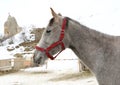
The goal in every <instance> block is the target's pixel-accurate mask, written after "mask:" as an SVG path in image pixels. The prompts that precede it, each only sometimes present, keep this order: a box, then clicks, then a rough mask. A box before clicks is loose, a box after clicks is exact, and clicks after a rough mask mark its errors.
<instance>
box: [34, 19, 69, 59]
mask: <svg viewBox="0 0 120 85" xmlns="http://www.w3.org/2000/svg"><path fill="white" fill-rule="evenodd" d="M66 23H67V20H66V18H64V19H63V23H62V27H61V33H60V37H59V40H58V41H57V42H55V43H53V44H52V45H50V46H49V47H47V48H41V47H39V46H36V47H35V48H36V49H37V50H39V51H41V52H45V53H46V55H47V57H48V58H50V59H51V60H54V59H55V58H56V57H57V56H58V55H59V54H60V53H61V52H62V51H63V50H64V49H65V46H64V43H63V38H64V35H65V34H64V30H65V28H66ZM58 45H61V48H62V49H61V51H60V52H58V54H57V55H56V56H55V57H53V56H52V55H51V54H50V53H49V51H50V50H51V49H53V48H55V47H56V46H58Z"/></svg>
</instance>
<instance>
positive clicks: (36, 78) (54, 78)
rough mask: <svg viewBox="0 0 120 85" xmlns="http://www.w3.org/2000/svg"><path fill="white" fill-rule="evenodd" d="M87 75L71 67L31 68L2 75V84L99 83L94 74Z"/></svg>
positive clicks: (63, 84) (89, 84) (90, 84)
mask: <svg viewBox="0 0 120 85" xmlns="http://www.w3.org/2000/svg"><path fill="white" fill-rule="evenodd" d="M86 75H88V76H84V75H83V74H82V73H80V72H78V71H73V70H71V69H63V70H49V69H47V70H46V69H44V70H43V69H41V68H40V67H38V68H29V69H23V70H21V71H19V72H17V73H11V74H7V75H3V76H0V85H98V84H97V81H96V78H95V77H94V76H92V75H89V74H88V73H86Z"/></svg>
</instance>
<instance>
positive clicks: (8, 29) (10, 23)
mask: <svg viewBox="0 0 120 85" xmlns="http://www.w3.org/2000/svg"><path fill="white" fill-rule="evenodd" d="M20 31H21V28H20V27H19V26H18V24H17V21H16V19H15V17H13V16H11V15H10V14H9V16H8V18H7V20H6V21H5V23H4V36H5V37H8V36H11V35H15V34H17V33H19V32H20Z"/></svg>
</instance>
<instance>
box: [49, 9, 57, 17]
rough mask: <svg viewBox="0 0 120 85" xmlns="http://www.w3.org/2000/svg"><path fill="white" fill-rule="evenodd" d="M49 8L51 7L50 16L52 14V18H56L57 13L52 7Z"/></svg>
mask: <svg viewBox="0 0 120 85" xmlns="http://www.w3.org/2000/svg"><path fill="white" fill-rule="evenodd" d="M50 9H51V13H52V16H53V17H54V18H56V17H57V16H58V15H57V14H56V13H55V11H54V10H53V9H52V8H50Z"/></svg>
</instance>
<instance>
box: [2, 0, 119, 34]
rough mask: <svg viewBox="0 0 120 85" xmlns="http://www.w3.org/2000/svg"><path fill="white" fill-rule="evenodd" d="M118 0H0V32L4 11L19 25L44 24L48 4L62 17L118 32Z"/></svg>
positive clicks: (46, 22) (93, 27)
mask: <svg viewBox="0 0 120 85" xmlns="http://www.w3.org/2000/svg"><path fill="white" fill-rule="evenodd" d="M119 4H120V0H0V10H1V12H0V33H3V30H4V22H5V21H6V20H7V17H8V13H10V15H11V16H14V17H15V18H16V20H17V22H18V25H19V26H21V27H28V26H30V25H34V26H36V27H46V26H47V24H48V21H49V19H50V18H51V17H52V16H51V13H50V7H52V8H53V9H54V10H55V11H56V12H57V13H61V14H62V15H63V16H68V17H70V18H72V19H75V20H77V21H79V22H80V23H82V24H84V25H86V26H88V27H90V28H92V29H95V30H98V31H100V32H103V33H107V34H111V35H120V24H119V23H120V5H119Z"/></svg>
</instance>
